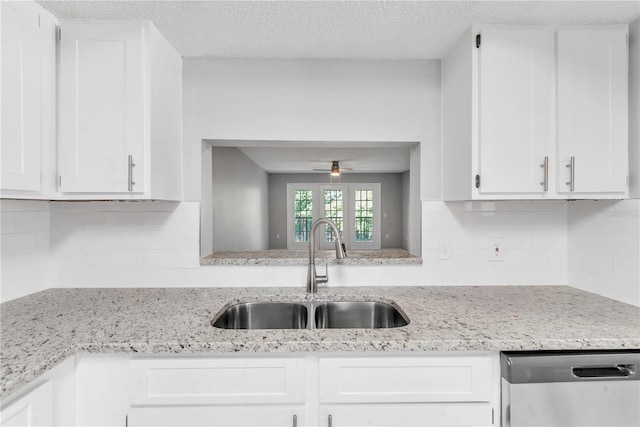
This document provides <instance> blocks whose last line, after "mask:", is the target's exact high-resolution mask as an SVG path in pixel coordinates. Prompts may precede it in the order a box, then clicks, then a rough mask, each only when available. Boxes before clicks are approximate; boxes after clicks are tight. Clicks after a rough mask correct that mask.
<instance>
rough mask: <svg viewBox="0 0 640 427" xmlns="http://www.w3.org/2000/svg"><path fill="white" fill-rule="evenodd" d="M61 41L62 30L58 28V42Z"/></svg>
mask: <svg viewBox="0 0 640 427" xmlns="http://www.w3.org/2000/svg"><path fill="white" fill-rule="evenodd" d="M60 40H62V28H60V27H58V41H60Z"/></svg>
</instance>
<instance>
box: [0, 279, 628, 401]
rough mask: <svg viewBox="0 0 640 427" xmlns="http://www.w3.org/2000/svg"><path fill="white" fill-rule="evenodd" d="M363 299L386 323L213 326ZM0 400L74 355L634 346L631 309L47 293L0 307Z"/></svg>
mask: <svg viewBox="0 0 640 427" xmlns="http://www.w3.org/2000/svg"><path fill="white" fill-rule="evenodd" d="M309 299H317V300H374V301H384V302H390V303H392V304H395V305H396V306H398V307H400V308H401V310H402V311H403V312H404V314H406V316H407V317H408V318H409V320H410V323H409V325H407V326H404V327H401V328H395V329H377V330H372V329H333V330H312V329H309V330H307V329H304V330H222V329H217V328H214V327H212V326H211V320H212V319H213V318H214V317H215V316H216V315H217V314H218V313H220V312H221V311H222V310H223V309H224V308H226V307H227V306H228V305H231V304H233V303H237V302H243V301H257V300H275V301H296V300H309ZM0 310H1V319H0V320H1V324H0V369H1V383H0V386H1V389H0V397H5V396H7V395H8V394H10V393H11V392H13V391H15V390H17V389H18V388H19V387H21V386H23V385H26V384H27V383H28V382H29V381H32V380H33V379H35V378H36V377H38V376H39V375H41V374H42V373H44V372H45V371H47V370H48V369H50V368H52V367H53V366H55V365H56V364H58V363H60V362H61V361H62V360H64V359H65V358H66V357H68V356H70V355H74V354H82V353H116V352H130V353H196V352H216V353H227V352H228V353H231V352H249V353H251V352H311V351H317V352H325V351H365V352H383V351H429V350H436V351H452V350H540V349H545V350H550V349H623V348H640V309H639V308H637V307H634V306H631V305H628V304H623V303H620V302H616V301H613V300H610V299H607V298H604V297H600V296H597V295H594V294H591V293H588V292H584V291H580V290H577V289H574V288H570V287H566V286H518V287H512V286H482V287H473V286H452V287H448V286H432V287H350V288H323V289H321V290H320V292H319V293H318V294H317V295H316V296H307V295H306V294H305V293H304V290H303V289H298V288H159V289H158V288H151V289H149V288H136V289H114V288H110V289H49V290H46V291H42V292H38V293H36V294H33V295H29V296H26V297H23V298H18V299H16V300H13V301H9V302H6V303H3V304H2V305H0Z"/></svg>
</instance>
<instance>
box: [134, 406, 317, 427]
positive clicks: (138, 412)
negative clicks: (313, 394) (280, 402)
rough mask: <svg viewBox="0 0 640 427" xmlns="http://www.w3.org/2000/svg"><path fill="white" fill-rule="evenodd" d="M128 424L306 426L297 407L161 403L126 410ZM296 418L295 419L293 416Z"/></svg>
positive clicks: (156, 426)
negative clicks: (199, 405) (170, 404)
mask: <svg viewBox="0 0 640 427" xmlns="http://www.w3.org/2000/svg"><path fill="white" fill-rule="evenodd" d="M128 414H129V418H128V426H129V427H142V426H153V427H169V426H179V427H186V426H208V427H217V426H234V427H235V426H246V427H255V426H264V427H267V426H294V425H300V426H303V425H305V419H304V418H305V408H304V406H303V405H300V406H209V407H206V406H204V407H198V406H160V407H144V408H131V409H129V412H128ZM294 417H295V419H294Z"/></svg>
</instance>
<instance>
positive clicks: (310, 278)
mask: <svg viewBox="0 0 640 427" xmlns="http://www.w3.org/2000/svg"><path fill="white" fill-rule="evenodd" d="M320 224H327V225H328V226H329V227H331V230H332V231H333V235H334V236H335V239H334V240H335V243H336V259H342V258H346V256H347V252H346V250H345V249H344V244H343V243H342V237H340V232H339V231H338V227H336V224H335V223H334V222H333V221H331V220H330V219H328V218H320V219H317V220H316V221H315V222H314V223H313V225H311V235H310V236H309V271H308V272H307V293H310V294H315V293H316V292H318V283H327V282H328V281H329V270H328V269H327V266H326V264H325V274H324V275H319V274H316V250H315V243H316V242H315V240H316V239H315V235H316V229H317V228H318V226H319V225H320Z"/></svg>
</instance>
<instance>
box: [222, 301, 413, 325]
mask: <svg viewBox="0 0 640 427" xmlns="http://www.w3.org/2000/svg"><path fill="white" fill-rule="evenodd" d="M211 324H212V325H213V326H215V327H216V328H221V329H337V328H368V329H379V328H398V327H400V326H405V325H407V324H409V322H408V321H407V319H405V318H404V317H403V315H402V314H400V312H399V311H398V310H397V309H396V308H395V307H394V306H392V305H390V304H386V303H383V302H370V301H334V302H317V301H304V302H276V301H260V302H246V303H241V304H235V305H232V306H230V307H229V308H227V309H226V310H225V311H224V312H222V314H220V316H218V317H217V318H216V319H214V320H213V321H212V322H211Z"/></svg>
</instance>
